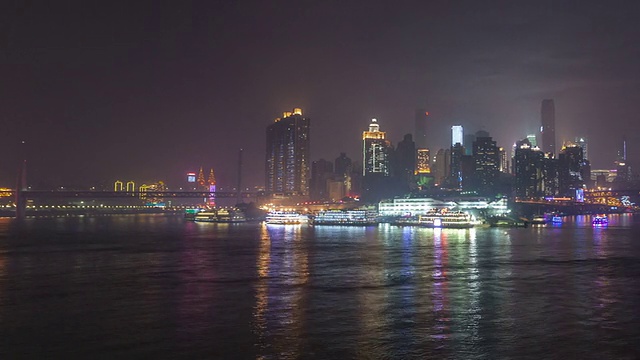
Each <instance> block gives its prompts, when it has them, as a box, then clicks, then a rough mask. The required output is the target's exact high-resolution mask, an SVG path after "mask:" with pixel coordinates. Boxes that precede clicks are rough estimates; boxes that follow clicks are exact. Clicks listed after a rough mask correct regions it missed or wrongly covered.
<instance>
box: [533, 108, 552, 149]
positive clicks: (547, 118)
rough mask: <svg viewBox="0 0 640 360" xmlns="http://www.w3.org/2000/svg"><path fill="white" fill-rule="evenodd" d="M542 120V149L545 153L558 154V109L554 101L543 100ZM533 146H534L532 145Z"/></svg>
mask: <svg viewBox="0 0 640 360" xmlns="http://www.w3.org/2000/svg"><path fill="white" fill-rule="evenodd" d="M540 115H541V118H542V127H541V128H540V132H541V133H542V146H541V147H540V149H541V150H542V151H543V152H545V153H552V154H554V155H555V154H556V108H555V105H554V104H553V100H552V99H545V100H542V109H541V110H540ZM532 145H533V144H532Z"/></svg>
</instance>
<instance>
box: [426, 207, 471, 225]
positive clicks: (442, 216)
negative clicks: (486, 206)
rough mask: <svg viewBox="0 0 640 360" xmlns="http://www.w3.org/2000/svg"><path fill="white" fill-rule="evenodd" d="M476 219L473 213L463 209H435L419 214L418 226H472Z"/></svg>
mask: <svg viewBox="0 0 640 360" xmlns="http://www.w3.org/2000/svg"><path fill="white" fill-rule="evenodd" d="M475 223H476V221H475V219H474V218H473V216H472V215H469V213H466V212H463V211H450V210H446V209H444V210H433V211H429V212H428V213H426V214H425V215H419V216H418V223H417V225H418V226H424V227H432V228H457V229H466V228H472V227H473V226H474V225H475Z"/></svg>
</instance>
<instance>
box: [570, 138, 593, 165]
mask: <svg viewBox="0 0 640 360" xmlns="http://www.w3.org/2000/svg"><path fill="white" fill-rule="evenodd" d="M574 144H576V145H578V146H580V147H581V148H582V155H583V156H584V159H585V160H588V159H589V146H588V142H587V138H586V137H585V136H576V138H575V141H574Z"/></svg>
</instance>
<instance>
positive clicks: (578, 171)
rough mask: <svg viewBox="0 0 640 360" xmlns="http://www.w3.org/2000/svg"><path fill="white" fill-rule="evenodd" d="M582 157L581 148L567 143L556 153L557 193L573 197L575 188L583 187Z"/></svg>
mask: <svg viewBox="0 0 640 360" xmlns="http://www.w3.org/2000/svg"><path fill="white" fill-rule="evenodd" d="M583 166H584V157H583V153H582V148H581V147H580V146H578V145H576V144H573V143H568V144H566V145H565V146H563V148H562V151H560V154H559V155H558V190H559V195H561V196H569V197H573V196H575V194H576V190H577V189H582V188H583V187H584V180H583V179H582V173H583V169H582V167H583Z"/></svg>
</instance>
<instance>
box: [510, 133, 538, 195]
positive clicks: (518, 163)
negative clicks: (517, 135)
mask: <svg viewBox="0 0 640 360" xmlns="http://www.w3.org/2000/svg"><path fill="white" fill-rule="evenodd" d="M543 159H544V153H543V152H542V151H541V150H540V149H537V148H532V147H531V143H529V140H527V139H524V140H522V141H518V142H517V143H516V151H515V155H514V157H513V168H514V174H515V189H514V192H515V196H516V197H517V198H534V197H539V196H542V195H543V194H544V193H543V174H542V161H543Z"/></svg>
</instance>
